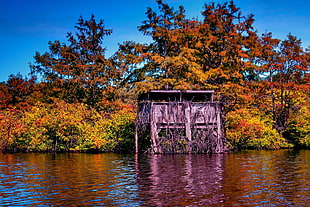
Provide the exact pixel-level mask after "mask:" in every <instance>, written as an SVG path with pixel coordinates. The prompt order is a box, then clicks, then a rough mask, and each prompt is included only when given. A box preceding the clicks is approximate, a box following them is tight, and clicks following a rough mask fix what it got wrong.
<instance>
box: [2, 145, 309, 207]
mask: <svg viewBox="0 0 310 207" xmlns="http://www.w3.org/2000/svg"><path fill="white" fill-rule="evenodd" d="M309 169H310V151H309V150H302V151H294V150H280V151H248V152H241V153H236V154H220V155H203V154H202V155H195V154H189V155H148V156H147V155H139V156H135V155H121V154H114V153H108V154H83V153H82V154H78V153H77V154H56V155H55V154H1V153H0V181H1V182H0V195H1V196H0V205H1V206H37V205H39V206H40V205H41V206H309V205H310V194H309V192H310V172H309Z"/></svg>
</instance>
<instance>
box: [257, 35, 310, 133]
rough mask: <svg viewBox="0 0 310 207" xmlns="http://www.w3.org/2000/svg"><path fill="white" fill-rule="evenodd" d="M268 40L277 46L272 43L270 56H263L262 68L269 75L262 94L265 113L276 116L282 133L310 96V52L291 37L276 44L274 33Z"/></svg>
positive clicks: (266, 38)
mask: <svg viewBox="0 0 310 207" xmlns="http://www.w3.org/2000/svg"><path fill="white" fill-rule="evenodd" d="M265 40H268V41H267V42H269V43H271V42H274V44H270V46H269V50H266V52H267V51H268V52H267V54H268V55H267V56H262V60H261V61H260V63H261V65H260V66H259V67H258V69H259V70H260V73H261V75H264V76H265V78H263V79H264V80H263V81H262V83H261V89H260V90H261V91H260V94H259V95H260V97H261V98H260V99H261V101H262V102H263V104H264V106H265V107H263V108H264V110H265V112H266V113H270V114H272V116H273V120H274V121H275V125H274V127H275V128H276V129H277V130H278V131H279V132H280V133H282V132H284V131H285V129H286V128H287V122H288V121H289V119H290V117H291V114H292V113H297V112H298V111H299V109H300V106H299V105H301V104H305V102H304V100H305V98H302V97H303V96H308V97H309V85H308V83H309V69H310V53H308V52H306V51H304V50H303V48H302V47H301V40H300V39H297V38H296V37H295V36H293V35H291V34H289V35H288V36H287V39H286V40H283V41H278V40H276V41H274V40H273V41H272V39H271V34H269V35H267V36H265ZM264 76H263V77H264ZM262 102H261V104H260V107H262ZM266 103H267V104H266Z"/></svg>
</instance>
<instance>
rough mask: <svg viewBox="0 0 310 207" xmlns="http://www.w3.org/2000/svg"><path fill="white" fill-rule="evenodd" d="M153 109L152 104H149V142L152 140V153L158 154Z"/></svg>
mask: <svg viewBox="0 0 310 207" xmlns="http://www.w3.org/2000/svg"><path fill="white" fill-rule="evenodd" d="M154 109H155V107H154V105H153V103H152V104H151V113H150V126H151V140H152V148H153V151H154V153H159V152H158V148H157V144H156V141H157V139H158V133H157V126H156V120H155V111H156V110H154Z"/></svg>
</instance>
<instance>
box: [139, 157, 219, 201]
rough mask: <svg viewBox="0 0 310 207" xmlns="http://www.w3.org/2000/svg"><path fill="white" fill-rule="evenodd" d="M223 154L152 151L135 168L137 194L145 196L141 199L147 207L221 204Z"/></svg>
mask: <svg viewBox="0 0 310 207" xmlns="http://www.w3.org/2000/svg"><path fill="white" fill-rule="evenodd" d="M224 156H225V155H223V154H217V155H197V154H187V155H158V154H155V155H150V156H149V157H148V158H145V157H144V158H142V159H140V160H139V166H138V168H137V180H138V184H139V188H140V196H139V197H142V198H147V200H144V202H145V205H147V206H151V205H156V206H186V205H206V204H210V205H212V204H217V203H220V202H221V199H222V194H221V191H222V180H223V178H222V175H223V159H224ZM146 162H148V163H149V166H148V167H146V165H145V163H146Z"/></svg>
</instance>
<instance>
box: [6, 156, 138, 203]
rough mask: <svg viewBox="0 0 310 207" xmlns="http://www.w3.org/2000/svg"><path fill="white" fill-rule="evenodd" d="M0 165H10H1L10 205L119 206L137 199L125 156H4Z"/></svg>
mask: <svg viewBox="0 0 310 207" xmlns="http://www.w3.org/2000/svg"><path fill="white" fill-rule="evenodd" d="M0 161H2V162H3V161H5V162H6V163H8V166H7V167H2V165H0V167H1V168H0V175H3V176H2V178H1V184H0V195H1V196H5V197H6V198H7V200H3V199H0V202H2V201H5V202H6V203H7V204H11V205H12V204H13V202H15V203H14V204H16V205H22V206H23V205H25V206H29V205H31V204H33V205H43V206H89V205H99V206H117V205H118V204H124V203H129V204H130V202H131V201H130V200H132V198H133V197H135V195H136V191H135V189H136V187H135V186H136V185H135V182H134V181H135V178H134V162H133V160H132V159H131V158H130V159H129V158H127V157H125V156H123V155H118V154H84V153H76V154H75V153H74V154H72V153H71V154H21V155H20V156H18V155H17V154H13V155H10V154H6V155H3V154H1V156H0ZM130 175H132V176H130ZM128 198H129V199H128ZM2 204H3V203H2Z"/></svg>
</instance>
